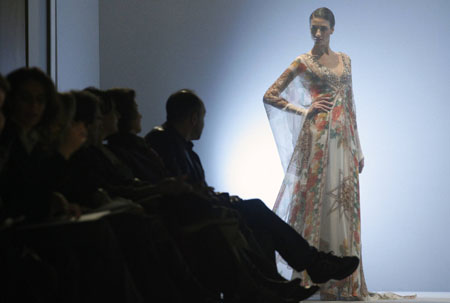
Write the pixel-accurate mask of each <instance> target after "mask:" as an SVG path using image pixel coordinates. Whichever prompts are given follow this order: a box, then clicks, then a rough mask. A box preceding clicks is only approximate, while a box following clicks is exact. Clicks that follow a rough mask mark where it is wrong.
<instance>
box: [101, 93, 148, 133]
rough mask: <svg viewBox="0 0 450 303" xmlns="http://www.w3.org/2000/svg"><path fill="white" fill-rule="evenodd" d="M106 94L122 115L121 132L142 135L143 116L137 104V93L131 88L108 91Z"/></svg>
mask: <svg viewBox="0 0 450 303" xmlns="http://www.w3.org/2000/svg"><path fill="white" fill-rule="evenodd" d="M106 94H107V95H108V96H109V97H110V98H111V99H112V100H113V102H114V105H115V107H116V110H117V112H118V113H119V115H120V118H119V123H118V128H119V132H120V133H132V134H138V133H140V132H141V119H142V115H141V114H140V113H139V110H138V105H137V103H136V99H135V98H136V92H135V91H134V90H133V89H130V88H112V89H108V90H107V91H106Z"/></svg>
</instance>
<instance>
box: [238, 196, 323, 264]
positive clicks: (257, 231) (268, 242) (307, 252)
mask: <svg viewBox="0 0 450 303" xmlns="http://www.w3.org/2000/svg"><path fill="white" fill-rule="evenodd" d="M231 205H232V207H233V208H235V209H236V210H238V212H239V213H240V214H241V216H242V218H243V219H244V221H245V223H246V224H247V226H248V227H249V228H250V229H251V231H252V233H253V235H254V237H255V239H256V240H257V242H258V243H259V245H260V246H261V248H262V249H263V251H264V252H265V254H266V255H267V256H268V257H269V258H270V259H271V260H275V251H278V253H279V254H280V255H281V256H282V257H283V258H284V259H285V260H286V262H287V263H288V264H289V265H290V266H291V267H292V268H294V269H295V270H296V271H298V272H300V271H302V270H305V269H306V268H307V266H308V265H309V264H311V263H312V262H313V261H314V259H315V258H316V256H317V249H316V248H314V247H312V246H310V245H309V244H308V242H307V241H306V240H305V239H304V238H303V237H302V236H301V235H300V234H299V233H297V232H296V231H295V230H294V229H293V228H292V227H291V226H289V225H288V224H287V223H286V222H284V221H283V220H281V219H280V217H278V216H277V215H276V214H275V213H274V212H273V211H271V210H270V209H269V208H268V207H267V206H266V205H265V204H264V202H262V201H261V200H259V199H252V200H242V201H239V202H236V203H232V204H231Z"/></svg>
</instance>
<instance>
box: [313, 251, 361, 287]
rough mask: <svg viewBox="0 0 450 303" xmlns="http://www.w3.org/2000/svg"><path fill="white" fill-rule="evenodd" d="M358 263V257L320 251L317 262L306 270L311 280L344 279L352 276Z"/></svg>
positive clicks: (320, 281) (318, 281)
mask: <svg viewBox="0 0 450 303" xmlns="http://www.w3.org/2000/svg"><path fill="white" fill-rule="evenodd" d="M358 265H359V258H358V257H337V256H335V255H334V254H333V252H330V253H324V252H319V255H318V257H317V259H316V260H315V262H314V263H313V264H311V265H310V266H309V267H308V268H307V269H306V270H307V272H308V275H309V276H310V278H311V280H312V281H313V282H314V283H318V284H320V283H325V282H327V281H329V280H331V279H333V280H342V279H344V278H346V277H348V276H350V275H351V274H352V273H353V272H354V271H355V270H356V268H358Z"/></svg>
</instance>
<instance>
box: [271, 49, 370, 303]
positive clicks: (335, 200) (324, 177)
mask: <svg viewBox="0 0 450 303" xmlns="http://www.w3.org/2000/svg"><path fill="white" fill-rule="evenodd" d="M338 56H339V59H340V61H341V62H342V63H343V65H344V69H343V73H342V75H337V74H335V73H333V72H332V71H330V70H329V69H328V68H327V67H325V66H323V65H321V64H320V63H319V62H318V60H317V59H316V57H314V56H313V55H310V54H303V55H301V56H299V57H297V58H296V59H295V60H294V62H293V63H292V64H291V65H290V66H289V68H288V69H287V70H286V71H285V72H284V73H283V74H282V75H281V76H280V77H279V78H278V79H277V81H276V82H275V83H274V84H273V85H272V86H271V87H270V88H269V90H268V91H267V92H266V94H265V95H264V102H265V107H266V111H267V114H268V117H269V121H270V123H271V127H272V130H273V132H274V136H275V140H276V142H277V146H278V150H279V153H280V157H281V158H282V159H281V160H282V163H283V166H284V169H285V173H286V174H285V178H284V180H283V184H282V186H281V189H280V192H279V194H278V197H277V200H276V202H275V206H274V211H275V212H276V213H277V214H278V215H279V216H280V217H281V218H283V219H284V220H285V221H287V222H288V223H289V224H290V225H291V226H293V227H294V229H295V230H297V232H299V233H300V234H301V235H302V236H303V237H304V238H305V239H306V240H307V241H308V242H309V243H310V244H311V245H313V246H315V247H316V248H318V249H319V250H321V251H333V252H334V253H335V254H336V255H341V256H350V255H354V256H358V257H359V258H360V259H361V237H360V232H361V225H360V203H359V177H358V174H359V171H358V170H359V169H358V168H359V162H360V161H361V160H362V159H363V154H362V152H361V147H360V143H359V137H358V131H357V125H356V115H355V106H354V102H353V92H352V77H351V62H350V58H349V57H348V56H347V55H345V54H343V53H338ZM318 94H328V95H329V96H330V97H331V99H330V100H331V101H332V102H333V104H334V105H333V106H332V110H331V111H329V112H323V111H322V112H316V113H314V114H310V115H308V116H306V117H305V115H299V114H298V113H294V111H295V110H294V108H293V106H292V105H295V106H296V108H299V107H300V108H302V109H303V110H304V111H305V113H306V109H307V108H308V106H309V105H310V104H311V100H312V99H313V97H314V96H316V95H318ZM293 276H301V277H302V280H303V284H304V285H310V284H311V283H312V282H311V280H310V279H309V277H308V276H307V273H306V272H303V273H301V274H300V273H295V272H294V273H293ZM368 295H369V294H368V291H367V287H366V283H365V279H364V274H363V269H362V263H361V265H360V267H359V268H358V269H357V270H356V271H355V273H354V274H353V275H351V276H350V277H348V278H346V279H344V280H341V281H334V280H332V281H330V282H328V283H326V284H324V285H321V297H322V298H323V299H333V300H334V299H338V300H346V299H347V300H355V299H360V300H364V299H365V298H366V297H367V296H368Z"/></svg>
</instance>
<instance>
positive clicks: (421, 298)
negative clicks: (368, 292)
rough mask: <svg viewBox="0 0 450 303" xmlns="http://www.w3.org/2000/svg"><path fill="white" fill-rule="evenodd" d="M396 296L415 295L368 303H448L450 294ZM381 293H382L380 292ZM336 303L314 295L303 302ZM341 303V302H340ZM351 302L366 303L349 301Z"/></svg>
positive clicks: (411, 293) (400, 292) (405, 293)
mask: <svg viewBox="0 0 450 303" xmlns="http://www.w3.org/2000/svg"><path fill="white" fill-rule="evenodd" d="M392 292H393V293H396V294H398V295H402V296H408V295H413V294H416V295H417V297H416V298H415V299H398V300H374V301H370V302H376V303H422V302H423V303H442V302H450V292H419V291H418V292H402V291H392ZM381 293H383V292H381ZM311 301H313V302H337V301H320V297H319V295H315V296H313V297H311V298H310V299H308V300H306V301H304V302H311ZM340 302H342V301H340ZM351 302H367V301H351Z"/></svg>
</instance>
